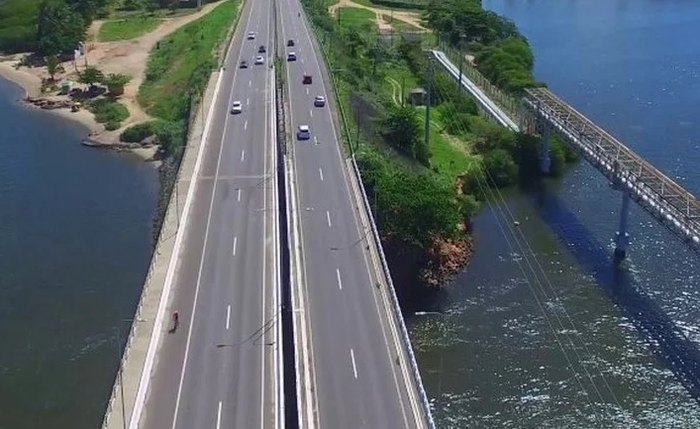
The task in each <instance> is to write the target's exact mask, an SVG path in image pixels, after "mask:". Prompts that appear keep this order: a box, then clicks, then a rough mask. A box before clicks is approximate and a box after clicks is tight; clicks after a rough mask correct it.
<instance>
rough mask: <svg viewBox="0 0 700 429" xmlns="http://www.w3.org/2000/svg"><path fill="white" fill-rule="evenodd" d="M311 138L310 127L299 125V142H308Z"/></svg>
mask: <svg viewBox="0 0 700 429" xmlns="http://www.w3.org/2000/svg"><path fill="white" fill-rule="evenodd" d="M310 138H311V130H310V129H309V126H308V125H299V130H298V131H297V139H298V140H308V139H310Z"/></svg>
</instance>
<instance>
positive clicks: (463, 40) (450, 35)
mask: <svg viewBox="0 0 700 429" xmlns="http://www.w3.org/2000/svg"><path fill="white" fill-rule="evenodd" d="M425 22H426V24H427V26H428V27H429V28H430V29H432V30H433V31H435V32H436V33H437V34H438V37H439V38H440V40H441V41H443V42H445V43H447V44H448V45H450V46H452V47H454V48H456V49H458V50H460V51H468V52H469V53H470V54H472V55H473V56H474V63H475V65H476V67H477V69H478V70H479V71H480V72H481V73H482V74H483V75H484V76H486V77H487V78H488V79H489V80H490V81H491V82H492V83H493V84H495V85H496V86H498V87H499V88H501V89H503V90H505V91H508V92H511V93H516V94H517V93H518V92H519V91H521V90H522V89H523V88H528V87H533V86H541V85H542V84H540V83H538V82H537V81H536V80H535V78H534V77H533V75H532V68H533V66H534V63H535V61H534V55H533V53H532V50H531V49H530V46H529V44H528V43H527V39H525V37H523V36H522V35H521V34H520V32H518V29H517V27H516V26H515V24H514V23H513V22H512V21H510V20H509V19H507V18H504V17H502V16H500V15H498V14H496V13H494V12H491V11H487V10H484V9H483V8H482V6H481V1H479V0H432V1H431V2H430V3H429V5H428V7H427V9H426V14H425Z"/></svg>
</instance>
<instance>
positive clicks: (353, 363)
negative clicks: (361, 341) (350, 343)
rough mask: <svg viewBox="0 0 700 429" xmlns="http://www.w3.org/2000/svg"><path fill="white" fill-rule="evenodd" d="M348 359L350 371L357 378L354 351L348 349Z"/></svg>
mask: <svg viewBox="0 0 700 429" xmlns="http://www.w3.org/2000/svg"><path fill="white" fill-rule="evenodd" d="M350 360H351V361H352V373H353V374H354V375H355V378H357V365H356V364H355V351H354V350H353V349H350Z"/></svg>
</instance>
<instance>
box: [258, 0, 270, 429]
mask: <svg viewBox="0 0 700 429" xmlns="http://www.w3.org/2000/svg"><path fill="white" fill-rule="evenodd" d="M271 15H272V8H268V9H267V38H268V39H267V42H268V45H269V41H270V19H271V17H272V16H271ZM268 76H269V75H268ZM268 85H269V80H268V79H265V92H267V91H269V86H268ZM269 113H270V108H269V106H267V107H266V108H265V121H264V122H263V124H265V123H267V120H268V118H269V117H270V116H269ZM267 137H268V136H267V132H265V137H264V139H265V140H267V141H269V140H268V139H267ZM270 137H272V136H270ZM268 149H269V148H268V145H263V174H265V175H267V169H268V162H267V161H268V159H267V157H268V153H267V151H268ZM267 196H268V192H267V183H265V184H264V185H263V234H262V240H263V246H262V270H263V272H262V300H261V301H262V305H261V314H260V316H261V320H260V326H265V323H266V319H267V314H266V312H265V306H266V301H267V299H266V294H267V292H266V286H267V278H268V276H267V246H266V245H265V244H266V243H267V233H268V229H267ZM266 334H267V332H266V331H265V330H264V331H263V332H262V334H261V337H260V339H261V341H262V344H263V347H262V348H261V349H260V428H261V429H264V428H265V408H266V407H265V405H266V404H265V368H266V367H265V354H266V346H265V344H267V340H266Z"/></svg>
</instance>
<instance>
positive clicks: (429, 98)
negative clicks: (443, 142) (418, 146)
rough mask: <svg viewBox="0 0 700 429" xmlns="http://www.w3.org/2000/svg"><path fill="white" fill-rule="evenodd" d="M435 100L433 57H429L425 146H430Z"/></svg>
mask: <svg viewBox="0 0 700 429" xmlns="http://www.w3.org/2000/svg"><path fill="white" fill-rule="evenodd" d="M432 102H433V59H432V57H429V58H428V93H427V100H426V102H425V147H426V148H429V147H430V105H431V104H432Z"/></svg>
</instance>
